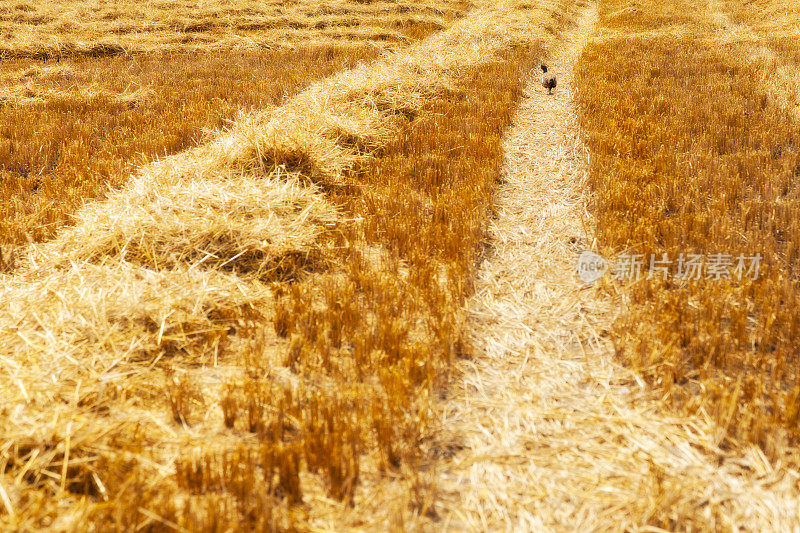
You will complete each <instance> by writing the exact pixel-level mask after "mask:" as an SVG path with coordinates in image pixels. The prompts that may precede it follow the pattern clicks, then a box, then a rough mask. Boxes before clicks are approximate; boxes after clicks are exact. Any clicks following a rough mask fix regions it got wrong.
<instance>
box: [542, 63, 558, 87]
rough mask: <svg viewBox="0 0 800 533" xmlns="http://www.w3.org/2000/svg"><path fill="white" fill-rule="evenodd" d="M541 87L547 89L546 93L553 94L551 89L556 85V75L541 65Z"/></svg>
mask: <svg viewBox="0 0 800 533" xmlns="http://www.w3.org/2000/svg"><path fill="white" fill-rule="evenodd" d="M542 73H543V74H542V87H544V88H545V89H547V94H553V93H552V91H553V89H554V88H555V86H556V75H555V74H553V73H552V72H547V67H546V66H545V65H542Z"/></svg>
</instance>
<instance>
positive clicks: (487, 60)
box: [0, 0, 574, 531]
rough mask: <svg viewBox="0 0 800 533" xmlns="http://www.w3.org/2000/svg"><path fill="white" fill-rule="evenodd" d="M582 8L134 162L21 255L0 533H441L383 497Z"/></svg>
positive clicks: (439, 41) (9, 346)
mask: <svg viewBox="0 0 800 533" xmlns="http://www.w3.org/2000/svg"><path fill="white" fill-rule="evenodd" d="M373 4H374V3H373ZM365 5H370V4H365ZM573 8H574V5H573V4H572V3H571V2H569V1H567V0H564V1H563V2H558V3H556V4H553V3H552V2H550V1H549V0H548V1H547V2H545V1H542V2H533V3H532V2H526V3H524V4H521V3H518V2H515V1H506V0H504V1H498V2H486V3H485V4H483V5H482V6H481V7H480V8H479V9H476V10H474V11H472V12H470V13H469V14H468V15H467V16H465V17H464V18H462V19H461V20H459V21H457V22H456V23H454V24H453V25H452V26H451V27H449V28H447V29H445V30H444V31H442V32H441V33H440V34H436V35H434V36H431V37H429V38H428V39H426V40H425V41H423V42H422V43H419V44H417V45H415V46H411V47H409V48H408V49H405V50H401V51H397V52H395V53H391V54H387V55H386V56H385V57H382V58H381V59H380V60H378V61H377V62H375V63H374V64H371V65H361V66H358V67H356V68H354V69H352V70H349V71H346V72H342V73H340V74H338V75H336V76H333V77H332V78H329V79H326V80H324V81H322V82H320V83H318V84H314V85H312V86H311V87H309V88H308V89H307V90H306V91H304V92H303V93H301V94H299V95H297V96H295V97H292V98H290V99H288V100H287V101H286V102H285V103H284V104H283V105H281V106H280V107H278V108H271V109H268V110H266V111H263V112H256V113H252V114H249V115H247V116H243V117H241V119H240V120H238V121H237V122H236V123H235V124H233V125H231V127H230V128H228V129H227V130H226V131H224V132H222V133H220V134H219V135H217V136H216V137H215V138H214V139H212V140H210V141H209V142H208V143H206V144H204V145H202V146H198V147H195V148H192V149H190V150H187V151H186V152H183V153H180V154H177V155H173V156H170V157H167V158H165V159H163V160H160V161H157V162H155V163H151V164H150V165H148V166H146V167H144V168H143V169H142V170H141V171H140V172H138V173H137V174H136V176H134V177H133V179H132V180H131V181H130V182H128V184H127V185H126V186H125V187H124V188H122V189H121V190H119V191H116V192H114V193H112V194H110V195H109V197H108V199H107V200H105V201H104V202H103V203H100V204H94V205H89V206H86V207H84V209H82V210H81V211H80V212H79V213H78V215H77V216H76V219H77V220H76V224H75V226H74V227H73V228H69V229H67V230H64V231H62V232H61V234H60V235H59V236H58V237H57V238H56V239H55V240H53V241H52V242H49V243H45V244H40V245H34V246H31V247H29V248H27V249H23V250H20V251H18V254H17V259H16V265H15V269H14V271H13V273H11V274H2V276H3V281H4V287H5V288H4V289H3V291H2V292H1V293H0V301H2V302H3V303H4V304H7V305H4V306H2V307H0V346H2V347H3V349H2V351H0V388H2V389H3V390H4V391H5V390H8V391H13V392H11V396H9V401H8V403H7V404H5V405H4V406H3V407H2V409H3V410H2V411H0V424H2V427H3V428H5V429H7V431H1V432H0V435H2V437H0V453H2V457H3V461H4V462H5V464H6V469H5V471H4V472H3V473H2V474H0V524H2V526H3V527H8V528H16V529H35V528H53V527H54V528H62V529H70V528H72V529H74V528H76V527H80V528H81V529H84V530H88V531H107V530H113V529H131V528H136V529H140V530H149V531H162V530H166V529H176V528H177V529H188V530H210V531H214V530H220V529H226V530H236V531H252V530H292V529H294V530H296V529H307V528H309V527H315V526H316V525H321V524H327V525H328V528H329V529H342V528H344V527H347V526H349V527H354V528H363V527H364V524H365V523H366V524H373V526H374V527H375V528H379V529H386V528H389V527H392V526H393V525H396V524H402V523H404V522H407V523H415V522H418V521H419V520H421V517H423V516H425V515H426V514H427V515H429V516H428V518H427V519H435V517H431V516H430V514H431V505H430V502H431V499H432V498H433V497H434V495H433V492H432V489H431V488H430V487H428V486H427V484H426V483H425V482H424V480H421V478H420V476H416V477H414V476H412V477H411V479H412V481H410V483H411V485H412V486H413V487H412V490H410V491H408V490H406V488H405V487H406V485H405V484H404V485H402V486H403V488H402V489H400V490H399V491H398V492H396V493H395V494H393V495H392V496H391V497H390V501H391V502H395V503H393V504H391V505H382V504H381V502H380V501H379V500H378V499H376V498H375V497H374V496H375V495H376V494H377V493H378V492H377V491H378V490H379V487H383V486H384V485H383V484H384V483H388V485H386V486H388V487H393V486H395V485H392V483H391V479H392V478H397V477H398V476H400V475H402V474H404V473H406V474H407V473H408V472H409V471H413V470H415V469H416V468H417V467H418V466H419V461H420V460H421V458H420V457H418V455H419V454H418V452H417V446H416V445H417V443H418V439H419V438H420V435H422V434H423V432H424V431H425V428H426V425H427V424H428V417H427V409H428V403H429V399H430V397H431V395H432V394H433V391H434V386H435V384H436V382H437V381H438V380H439V379H440V378H441V376H442V375H443V372H445V371H446V367H447V362H448V361H450V360H452V358H454V357H457V356H459V355H465V354H468V353H469V346H468V344H467V343H466V342H465V341H464V340H463V334H462V325H463V322H464V316H463V313H464V311H463V302H464V298H465V297H466V296H467V295H468V294H469V292H470V290H471V281H470V279H471V276H472V275H473V272H474V268H475V263H476V261H477V258H478V256H479V254H480V248H481V246H482V241H483V235H484V228H485V226H486V224H487V221H488V217H489V215H490V209H489V207H490V202H491V192H492V187H493V185H494V182H495V180H496V179H497V177H498V175H499V168H500V165H501V162H502V157H501V151H500V150H501V149H500V145H501V142H500V141H501V139H502V135H503V131H504V130H505V128H506V127H507V126H508V124H509V122H510V120H511V116H512V114H513V104H514V102H515V101H516V100H517V98H518V97H519V95H520V92H521V90H522V86H523V84H524V81H525V73H526V72H527V71H528V70H529V69H530V67H531V65H532V64H533V63H534V60H536V59H538V58H539V57H541V56H544V55H546V54H545V52H544V48H543V46H542V43H543V42H544V40H545V39H546V38H547V36H549V35H552V34H554V33H558V32H560V31H561V30H562V28H563V27H564V25H566V24H568V23H569V22H570V20H571V18H572V16H573V11H571V10H572V9H573ZM285 258H288V259H285ZM276 261H277V262H278V263H280V264H281V265H284V266H286V267H287V270H286V271H284V270H282V269H283V266H281V268H277V267H275V265H276ZM282 261H283V263H281V262H282ZM267 282H268V283H267ZM14 302H16V303H14ZM41 421H47V424H45V425H43V426H42V427H41V429H39V430H38V432H37V429H36V428H37V427H39V426H40V423H41ZM413 479H416V480H417V481H413ZM386 490H389V489H386ZM394 490H396V491H397V490H398V489H397V488H395V489H394ZM351 504H352V505H355V506H356V509H358V513H357V514H359V515H360V516H354V515H353V513H352V511H351V510H348V509H351V508H350V507H349V505H351Z"/></svg>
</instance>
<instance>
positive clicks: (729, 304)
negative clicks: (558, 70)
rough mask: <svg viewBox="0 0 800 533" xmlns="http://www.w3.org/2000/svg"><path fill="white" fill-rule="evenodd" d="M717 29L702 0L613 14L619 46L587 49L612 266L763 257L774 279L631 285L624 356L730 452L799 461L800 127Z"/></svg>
mask: <svg viewBox="0 0 800 533" xmlns="http://www.w3.org/2000/svg"><path fill="white" fill-rule="evenodd" d="M712 15H713V12H711V11H710V9H709V5H708V4H707V3H704V2H694V1H690V0H687V1H685V2H682V3H673V4H670V6H665V5H664V4H661V3H656V2H652V3H645V4H640V3H637V8H636V9H633V8H632V4H631V3H628V2H606V3H605V7H604V9H603V11H602V17H601V20H602V23H603V24H604V25H606V27H607V28H608V29H611V30H614V31H615V32H616V34H613V33H611V32H609V33H608V34H607V35H609V36H610V37H609V38H607V39H605V40H603V41H600V42H598V43H596V44H593V45H591V46H590V47H588V48H587V51H586V54H585V56H584V60H583V66H582V69H581V72H580V76H579V81H578V83H579V85H580V86H581V87H582V88H584V90H583V91H582V98H581V107H582V111H581V113H582V127H583V128H584V129H585V131H586V134H587V135H588V144H589V148H590V150H591V151H592V159H591V173H592V174H591V184H592V187H593V189H594V190H595V192H596V205H595V207H594V208H595V210H596V216H597V221H598V222H597V231H598V238H599V240H600V242H601V243H602V244H603V246H604V247H605V252H606V254H607V255H609V256H613V255H615V254H616V253H619V252H623V251H627V252H634V253H642V254H645V257H646V258H649V256H650V254H658V255H657V257H661V254H662V253H667V254H668V256H669V257H670V258H672V259H673V260H675V259H676V258H677V257H678V254H680V253H687V254H688V253H697V254H713V253H724V254H732V255H733V256H734V257H736V256H737V255H738V254H740V253H744V254H746V255H753V254H755V253H757V252H758V253H761V254H762V256H763V257H764V264H763V266H762V270H761V274H760V276H759V278H758V279H757V280H756V281H752V282H751V281H747V280H745V281H743V282H739V281H737V280H736V279H732V280H722V281H718V280H714V279H700V280H697V281H691V282H679V281H678V280H677V279H675V278H674V277H673V278H671V279H669V280H667V281H662V280H661V279H660V277H659V278H657V279H653V280H642V281H640V282H637V283H634V284H632V285H631V286H627V287H626V288H625V293H624V294H625V295H626V298H627V299H626V302H627V303H626V307H625V313H624V316H623V317H622V318H621V319H620V320H619V322H618V323H617V324H616V325H615V327H614V337H615V343H616V346H617V350H618V353H619V355H620V357H621V358H622V359H623V360H624V361H626V362H628V363H629V364H631V365H632V366H633V367H634V368H635V369H637V370H639V371H640V372H641V373H642V374H643V375H644V376H646V377H647V379H648V380H649V381H650V383H652V384H653V385H654V386H655V387H657V388H658V389H659V390H660V391H661V393H662V394H663V399H664V400H666V401H667V402H668V403H670V404H672V405H675V406H678V407H679V408H681V409H684V410H686V411H687V412H691V413H696V414H700V415H702V414H703V413H707V414H708V415H709V416H710V417H711V418H712V419H713V420H715V421H716V422H717V423H718V425H719V426H720V427H721V428H722V430H723V432H724V433H725V434H726V435H727V437H728V440H727V444H728V445H735V444H736V443H737V441H749V442H754V443H757V444H759V445H761V446H762V447H763V449H764V450H765V451H766V452H767V454H768V455H769V456H770V457H771V458H772V459H773V460H789V461H796V454H795V452H793V451H792V450H793V449H794V448H792V447H787V445H788V444H796V443H797V437H798V436H800V433H798V418H797V416H798V413H800V375H798V372H797V369H798V360H797V353H798V346H797V339H798V336H797V331H798V327H799V326H800V315H798V311H797V309H798V306H797V305H796V301H797V298H798V294H800V293H799V292H798V288H799V287H798V284H797V283H798V272H797V266H796V265H797V260H798V249H797V245H796V243H797V242H800V241H798V239H799V238H800V234H799V233H798V227H797V213H798V208H800V205H799V204H798V195H797V187H796V182H797V176H798V172H800V152H798V150H797V147H798V146H800V138H799V137H798V136H797V133H796V132H797V117H796V114H794V113H793V112H792V110H790V109H787V108H786V106H785V105H784V104H785V100H782V99H778V98H777V97H776V96H775V95H780V94H782V93H783V92H784V91H785V90H786V89H787V87H785V86H781V85H780V84H781V83H782V81H783V80H785V78H784V77H783V76H775V77H772V78H770V77H769V76H768V74H767V73H765V72H763V71H762V70H761V68H762V64H761V63H759V62H756V61H753V60H752V58H751V52H752V47H753V44H752V43H749V44H748V43H747V42H744V43H743V42H741V40H732V39H720V38H719V37H720V33H719V30H718V27H717V25H715V24H714V23H713V20H714V19H715V17H712ZM656 25H657V26H658V27H659V30H658V32H661V33H658V32H653V33H652V34H649V35H648V34H645V33H640V34H638V35H637V34H633V33H630V34H629V33H628V30H627V29H626V28H640V29H641V28H644V27H654V26H656ZM666 31H672V32H673V34H672V35H671V36H665V35H664V32H666ZM676 38H680V39H681V41H682V42H683V43H684V44H683V45H682V46H679V47H678V46H675V39H676ZM674 269H675V266H674V265H673V273H674Z"/></svg>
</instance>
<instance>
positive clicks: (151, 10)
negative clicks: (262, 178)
mask: <svg viewBox="0 0 800 533" xmlns="http://www.w3.org/2000/svg"><path fill="white" fill-rule="evenodd" d="M471 5H472V2H470V1H468V0H447V1H436V2H432V1H426V2H416V1H415V2H410V1H405V0H399V1H394V0H385V1H383V0H380V1H365V2H354V1H348V0H332V1H327V2H324V3H320V2H317V1H316V0H297V1H293V2H282V1H280V0H274V1H269V2H263V1H257V0H236V1H235V2H201V3H199V4H198V3H195V2H191V1H184V0H165V1H163V2H156V3H150V4H147V5H144V4H142V3H141V2H137V1H135V0H124V1H115V2H96V1H93V0H70V1H68V2H54V1H37V2H33V1H31V2H27V1H19V2H10V3H7V4H5V5H4V6H2V7H0V57H5V58H8V57H33V58H38V59H45V58H51V57H62V56H71V55H91V56H107V55H115V54H121V53H132V52H133V53H135V52H143V51H156V50H161V51H163V50H198V49H200V50H240V51H241V50H255V49H261V48H276V47H284V46H290V47H293V46H298V45H301V46H305V45H307V44H309V43H316V44H317V45H336V44H341V43H342V42H343V41H352V42H359V43H361V44H367V43H371V44H372V45H374V46H378V47H382V48H383V47H387V46H395V47H396V46H397V45H398V44H400V45H402V44H408V43H409V42H411V41H413V40H415V39H418V38H421V37H423V36H424V35H426V34H429V33H431V32H433V31H438V30H441V29H443V28H445V27H446V26H448V25H449V24H450V23H451V22H452V21H453V20H454V19H456V18H458V17H460V16H462V15H463V14H464V12H465V11H466V10H467V9H468V8H469V7H471Z"/></svg>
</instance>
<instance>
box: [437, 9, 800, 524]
mask: <svg viewBox="0 0 800 533" xmlns="http://www.w3.org/2000/svg"><path fill="white" fill-rule="evenodd" d="M596 24H597V9H596V6H595V5H593V4H592V5H590V6H589V7H588V8H587V9H586V11H585V13H584V15H583V16H582V18H581V20H580V23H579V25H578V27H577V28H575V29H574V30H573V31H572V32H570V33H568V34H567V35H566V36H565V38H564V40H563V41H562V42H560V43H554V45H553V46H554V48H553V50H555V51H556V54H555V57H554V58H553V60H552V61H551V65H550V66H551V69H552V70H554V71H555V72H556V74H557V75H558V80H559V86H558V88H557V89H556V90H555V92H554V94H553V95H552V96H548V95H547V93H546V91H544V90H543V89H542V87H541V85H539V83H538V74H535V75H534V76H533V79H532V80H531V83H530V86H529V89H528V91H527V94H526V96H525V98H524V101H523V102H522V103H521V105H520V107H519V109H518V112H517V116H516V118H515V125H514V126H513V128H512V129H511V131H509V133H508V135H507V140H506V145H505V150H506V154H507V155H506V157H507V163H506V172H505V174H506V176H505V177H506V180H507V181H506V183H505V184H504V185H503V186H502V187H501V188H500V191H499V194H498V198H497V209H498V218H497V220H495V222H494V224H493V226H492V228H491V236H492V240H493V242H492V249H491V250H490V251H489V256H488V258H487V259H486V260H485V262H484V264H483V265H482V268H481V271H480V275H479V280H478V288H477V293H476V295H475V297H474V299H473V300H472V302H471V322H472V327H473V337H474V342H475V344H476V347H477V348H478V350H477V352H478V353H479V354H480V355H479V356H477V357H476V358H475V359H472V360H469V361H464V362H462V363H461V364H460V368H459V373H460V375H459V378H458V379H457V380H456V382H455V383H454V385H453V386H452V388H451V390H450V391H449V396H448V397H447V398H446V399H445V400H443V401H442V402H441V404H440V405H439V408H440V416H441V428H442V429H441V431H440V432H439V433H438V434H436V435H435V437H434V439H433V440H434V442H435V446H434V448H433V450H432V452H433V453H434V454H435V455H437V456H438V457H440V458H441V459H439V461H438V464H437V466H436V469H437V472H438V489H439V495H438V496H439V497H438V503H437V506H436V512H437V515H438V517H439V518H440V521H439V522H438V526H443V528H444V529H446V530H452V531H486V530H495V531H496V530H501V531H512V530H513V531H525V530H528V531H545V530H556V531H590V530H623V529H637V528H639V527H642V526H645V525H650V526H655V527H661V528H664V529H674V528H676V527H680V528H681V529H684V528H694V529H698V528H699V529H703V530H705V529H715V530H728V529H735V528H737V527H743V528H745V529H748V530H758V531H768V530H780V531H792V530H794V531H798V527H800V526H798V524H800V501H798V499H797V497H796V491H795V488H794V487H795V485H796V483H797V477H796V476H795V477H792V476H791V475H790V474H786V473H785V472H782V471H780V470H779V469H776V468H773V466H771V465H770V464H769V463H768V462H767V461H766V459H765V458H764V457H763V456H761V455H760V454H759V453H758V452H757V451H756V450H755V449H751V450H750V451H748V452H747V454H746V457H741V456H739V457H736V458H733V457H726V456H724V455H723V454H722V453H721V452H720V451H719V450H718V449H717V447H716V445H715V442H716V441H715V436H714V435H715V430H714V428H713V427H712V426H711V425H709V424H708V423H707V422H705V421H702V420H687V419H680V418H676V417H671V416H669V415H665V414H664V413H663V412H662V411H660V410H659V407H658V402H657V401H656V399H654V398H652V396H650V395H649V393H648V392H647V391H646V390H645V389H644V388H643V387H642V386H641V385H639V384H638V383H637V380H636V378H635V376H633V375H631V373H630V372H628V371H627V370H625V369H623V368H620V367H619V366H617V365H616V364H615V363H614V362H613V359H612V353H611V348H610V346H609V343H608V341H607V340H605V338H604V336H603V333H602V332H603V331H604V329H605V328H607V326H608V324H610V323H611V321H612V320H613V314H614V311H613V308H614V306H613V302H612V301H610V299H608V298H603V297H601V296H600V295H599V294H598V292H597V291H596V290H595V289H594V288H592V287H586V286H584V285H582V284H581V282H580V281H578V280H577V277H576V275H575V264H576V258H577V255H578V253H579V252H580V251H581V250H582V249H584V248H585V247H586V246H587V245H589V244H590V243H591V241H592V235H591V232H590V230H589V229H588V228H591V227H593V222H592V220H591V217H590V215H589V214H588V212H587V204H588V202H589V197H588V192H587V191H588V186H587V185H586V177H587V170H586V152H585V149H584V147H583V145H582V143H581V140H580V138H579V136H578V128H577V123H576V109H575V101H574V88H573V83H572V79H573V70H574V69H575V67H576V64H577V62H578V58H579V56H580V53H581V50H582V49H583V47H584V45H585V43H586V42H587V40H588V39H590V36H591V35H592V33H593V31H594V28H595V26H596ZM437 529H439V528H438V527H437ZM649 530H650V531H655V530H657V529H654V528H653V527H651V528H650V529H649Z"/></svg>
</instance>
